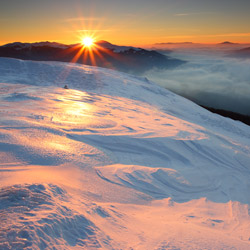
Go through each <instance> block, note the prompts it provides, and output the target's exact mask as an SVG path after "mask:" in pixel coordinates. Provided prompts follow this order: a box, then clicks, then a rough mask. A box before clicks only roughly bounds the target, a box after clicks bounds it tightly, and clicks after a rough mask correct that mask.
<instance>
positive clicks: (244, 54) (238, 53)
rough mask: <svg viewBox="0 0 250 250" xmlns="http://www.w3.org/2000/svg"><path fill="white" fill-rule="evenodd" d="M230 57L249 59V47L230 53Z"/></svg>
mask: <svg viewBox="0 0 250 250" xmlns="http://www.w3.org/2000/svg"><path fill="white" fill-rule="evenodd" d="M230 56H232V57H239V58H250V47H248V48H244V49H239V50H235V51H233V52H232V53H230Z"/></svg>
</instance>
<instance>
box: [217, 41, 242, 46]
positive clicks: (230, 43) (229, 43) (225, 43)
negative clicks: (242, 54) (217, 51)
mask: <svg viewBox="0 0 250 250" xmlns="http://www.w3.org/2000/svg"><path fill="white" fill-rule="evenodd" d="M237 44H238V43H232V42H229V41H225V42H223V43H219V44H218V45H237Z"/></svg>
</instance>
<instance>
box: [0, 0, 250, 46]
mask: <svg viewBox="0 0 250 250" xmlns="http://www.w3.org/2000/svg"><path fill="white" fill-rule="evenodd" d="M249 11H250V1H249V0H238V1H235V0H220V1H216V0H210V1H205V0H204V1H203V0H176V1H174V0H154V1H151V0H127V1H122V0H105V1H103V0H93V1H86V0H72V1H66V0H43V1H34V0H22V1H20V0H8V1H1V2H0V32H1V39H0V44H6V43H10V42H16V41H20V42H38V41H55V42H60V43H65V44H72V43H78V42H80V41H81V39H82V37H83V36H86V35H91V36H94V37H95V38H96V40H98V39H100V40H107V41H109V42H112V43H115V44H124V45H147V44H154V43H162V42H187V41H190V42H201V43H218V42H223V41H226V40H229V41H231V42H241V43H249V42H250V26H249V23H250V15H249Z"/></svg>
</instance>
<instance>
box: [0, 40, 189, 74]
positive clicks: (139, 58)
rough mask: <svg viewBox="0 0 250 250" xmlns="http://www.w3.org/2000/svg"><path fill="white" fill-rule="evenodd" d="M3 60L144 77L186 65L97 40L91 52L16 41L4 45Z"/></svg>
mask: <svg viewBox="0 0 250 250" xmlns="http://www.w3.org/2000/svg"><path fill="white" fill-rule="evenodd" d="M0 57H11V58H18V59H23V60H35V61H61V62H75V63H80V64H86V65H95V66H100V67H104V68H110V69H115V70H119V71H123V72H127V73H134V74H142V73H143V72H145V71H147V70H150V69H152V68H159V69H169V68H173V67H176V66H179V65H181V64H183V63H185V61H182V60H179V59H175V58H171V57H169V56H166V55H163V54H161V53H159V52H157V51H155V50H146V49H142V48H135V47H129V46H117V45H114V44H111V43H109V42H107V41H98V42H96V43H95V45H94V46H93V48H91V49H89V48H84V46H83V45H82V44H73V45H65V44H60V43H55V42H39V43H19V42H15V43H10V44H6V45H3V46H1V47H0Z"/></svg>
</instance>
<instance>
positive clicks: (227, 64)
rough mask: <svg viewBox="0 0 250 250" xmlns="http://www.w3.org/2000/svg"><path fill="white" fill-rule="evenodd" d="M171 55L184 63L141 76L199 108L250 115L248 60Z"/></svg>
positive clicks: (202, 55) (193, 54) (195, 53)
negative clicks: (188, 100) (198, 105)
mask: <svg viewBox="0 0 250 250" xmlns="http://www.w3.org/2000/svg"><path fill="white" fill-rule="evenodd" d="M171 56H173V57H175V58H179V59H184V60H187V61H188V63H186V64H184V65H182V66H179V67H177V68H175V69H172V70H157V69H152V70H150V71H148V72H146V73H145V76H146V77H147V78H149V79H150V80H153V81H155V82H156V83H158V84H160V85H161V86H163V87H165V88H167V89H169V90H171V91H173V92H175V93H177V94H179V95H182V96H184V97H187V98H188V99H191V100H193V101H195V102H196V103H198V104H200V105H205V106H208V107H213V108H217V109H225V110H229V111H233V112H237V113H241V114H245V115H250V59H245V60H243V59H233V58H229V57H226V56H225V55H224V54H223V53H222V54H220V53H217V52H216V53H213V52H212V51H210V52H209V53H208V51H206V53H202V52H201V51H199V52H198V53H197V51H196V52H195V51H193V52H178V53H177V52H176V53H173V54H171Z"/></svg>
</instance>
